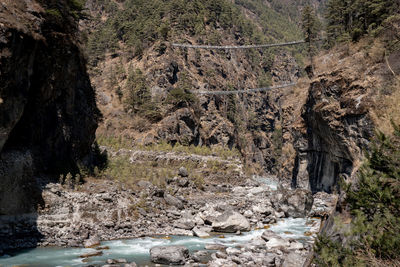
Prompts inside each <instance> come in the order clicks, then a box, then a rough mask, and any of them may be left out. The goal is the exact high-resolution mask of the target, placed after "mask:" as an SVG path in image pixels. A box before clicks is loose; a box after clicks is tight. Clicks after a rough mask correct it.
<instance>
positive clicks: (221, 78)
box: [83, 0, 305, 169]
mask: <svg viewBox="0 0 400 267" xmlns="http://www.w3.org/2000/svg"><path fill="white" fill-rule="evenodd" d="M274 6H275V5H273V4H271V3H267V2H265V1H262V0H246V1H244V0H240V1H233V2H232V1H227V0H216V1H210V0H194V1H189V2H188V1H181V0H173V1H161V0H155V1H139V0H125V1H113V0H88V1H87V3H86V7H87V8H88V11H89V12H90V14H91V15H92V20H90V21H89V22H84V23H83V27H84V30H85V32H86V33H87V34H86V39H85V41H86V52H87V55H88V58H89V62H90V73H91V78H92V83H93V84H94V86H95V87H96V91H97V93H98V100H99V101H98V102H99V107H100V109H101V110H102V112H103V114H104V118H105V119H104V122H103V123H102V125H100V127H99V130H98V136H101V137H108V136H115V135H117V136H123V137H124V138H125V139H127V140H129V141H130V142H131V143H135V145H136V144H139V145H151V144H153V143H158V142H164V141H165V142H168V143H170V144H172V145H174V144H176V143H179V144H182V145H186V146H190V145H194V146H209V147H212V146H221V147H226V148H229V149H232V148H237V149H239V150H240V151H241V153H242V155H243V156H244V158H246V159H247V160H248V162H253V163H254V162H256V160H255V157H258V158H259V160H258V161H259V162H261V163H259V164H260V165H261V166H263V165H268V167H267V168H276V169H278V167H276V166H275V165H276V164H274V163H275V162H276V161H277V158H279V157H280V155H281V149H282V141H281V139H282V131H281V130H279V120H280V118H279V115H278V113H279V107H278V99H279V98H280V95H281V94H282V92H281V91H272V92H269V93H265V92H263V93H254V94H248V95H245V96H238V95H230V96H226V97H224V96H200V95H198V94H196V93H193V92H195V91H196V90H206V91H209V90H243V89H248V88H257V87H265V86H271V85H274V84H282V83H287V82H292V81H297V80H298V79H299V77H300V76H301V75H302V74H303V73H302V71H301V68H302V67H301V66H303V64H304V55H305V52H304V49H303V46H298V47H285V48H272V49H260V50H235V51H209V50H194V49H177V48H173V47H172V46H171V43H174V42H175V43H192V44H209V45H246V44H264V43H276V42H283V41H294V40H299V39H302V38H303V37H302V33H301V30H300V27H299V24H298V22H296V21H293V20H291V18H290V17H288V16H287V14H285V12H286V9H280V11H277V10H275V8H274ZM283 6H284V7H287V8H289V7H290V4H287V5H280V7H283ZM299 6H300V4H296V5H295V7H293V9H297V8H299ZM289 9H290V10H293V9H292V8H289ZM255 143H258V144H263V145H262V148H258V147H259V146H258V145H255ZM260 149H262V150H263V151H259V150H260Z"/></svg>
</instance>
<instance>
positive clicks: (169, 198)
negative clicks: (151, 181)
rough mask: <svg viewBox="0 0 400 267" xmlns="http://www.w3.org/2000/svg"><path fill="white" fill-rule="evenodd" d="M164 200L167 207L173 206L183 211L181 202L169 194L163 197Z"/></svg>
mask: <svg viewBox="0 0 400 267" xmlns="http://www.w3.org/2000/svg"><path fill="white" fill-rule="evenodd" d="M164 200H165V202H166V203H167V204H168V205H171V206H175V207H177V208H178V209H183V207H184V206H183V202H182V201H181V200H179V199H178V198H176V197H174V196H171V195H170V194H165V195H164Z"/></svg>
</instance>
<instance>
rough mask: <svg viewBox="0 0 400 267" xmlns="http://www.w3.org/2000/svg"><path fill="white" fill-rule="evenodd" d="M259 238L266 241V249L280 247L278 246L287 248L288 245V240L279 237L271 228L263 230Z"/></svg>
mask: <svg viewBox="0 0 400 267" xmlns="http://www.w3.org/2000/svg"><path fill="white" fill-rule="evenodd" d="M261 238H262V239H264V240H265V241H266V242H267V243H266V247H267V248H268V249H273V248H280V247H286V248H288V247H289V246H290V242H289V240H286V239H284V238H282V237H280V236H279V235H278V234H276V233H274V232H273V231H271V230H266V231H264V233H263V234H262V236H261Z"/></svg>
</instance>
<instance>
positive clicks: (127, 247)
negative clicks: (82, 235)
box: [0, 218, 310, 267]
mask: <svg viewBox="0 0 400 267" xmlns="http://www.w3.org/2000/svg"><path fill="white" fill-rule="evenodd" d="M270 230H272V231H274V232H276V233H278V234H280V235H281V236H283V237H290V238H294V239H302V240H310V237H305V236H304V233H305V232H306V231H309V230H310V226H309V225H307V224H306V220H305V219H291V218H289V219H285V220H283V221H280V222H278V223H277V224H275V225H272V226H271V228H270ZM263 232H264V229H261V230H254V231H251V232H247V233H243V234H242V235H233V234H225V238H220V237H219V235H216V236H212V237H210V238H198V237H190V236H171V238H170V239H162V238H149V237H146V238H136V239H129V240H116V241H107V242H102V244H101V245H102V246H108V247H110V249H109V250H103V255H102V256H97V257H92V258H90V259H89V261H88V262H82V260H83V259H82V258H79V256H80V255H82V254H85V253H89V252H94V251H96V250H95V249H85V248H50V247H46V248H35V249H29V250H23V251H19V252H17V253H15V254H14V255H12V256H3V257H0V266H1V267H8V266H14V265H24V266H30V267H36V266H38V267H39V266H40V267H47V266H85V265H89V264H105V261H106V260H107V259H120V258H124V259H127V260H128V262H136V263H137V264H138V265H139V266H143V265H146V264H147V265H150V254H149V250H150V248H152V247H154V246H159V245H183V246H186V247H187V248H188V249H189V250H190V251H191V252H194V251H197V250H203V249H204V246H205V245H206V244H223V245H226V246H237V245H239V244H243V243H246V242H248V241H250V240H251V239H253V238H255V237H258V236H261V234H262V233H263ZM288 232H290V233H288Z"/></svg>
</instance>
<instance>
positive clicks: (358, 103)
mask: <svg viewBox="0 0 400 267" xmlns="http://www.w3.org/2000/svg"><path fill="white" fill-rule="evenodd" d="M358 49H359V48H358V47H357V46H355V47H350V48H349V47H346V48H344V49H343V48H341V49H337V50H336V51H335V50H334V51H331V52H329V53H327V54H326V55H323V56H321V57H320V58H319V59H318V63H317V64H316V74H317V75H316V77H315V78H314V79H313V80H312V81H311V84H310V87H309V90H308V97H307V101H306V103H305V105H304V107H303V111H302V118H301V122H300V123H299V124H300V125H301V127H299V128H298V129H297V132H296V133H295V134H294V136H295V138H294V144H295V148H296V151H297V153H296V159H295V166H294V170H293V180H292V184H293V186H295V187H301V188H309V189H311V190H312V191H313V192H317V191H326V192H332V191H336V189H337V188H336V186H337V184H338V182H339V180H340V179H341V178H344V180H347V181H351V180H352V178H353V177H354V174H355V172H356V171H357V170H358V167H359V166H360V161H361V159H362V156H363V151H364V150H365V149H367V148H368V143H369V140H370V138H371V137H372V136H373V134H374V128H375V125H376V121H377V120H376V119H375V118H376V115H375V114H376V113H375V112H376V110H377V109H376V103H377V97H378V96H377V95H378V91H377V90H376V88H379V87H381V86H382V87H383V86H386V85H385V84H386V83H387V82H388V81H390V76H389V75H388V69H387V67H386V66H385V65H384V64H382V57H381V56H376V57H374V56H373V55H371V54H372V53H371V51H368V50H361V52H355V51H357V50H358ZM352 50H355V51H352ZM375 53H376V54H378V53H377V52H375ZM378 55H381V52H379V54H378ZM383 104H384V103H381V105H382V106H383Z"/></svg>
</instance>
